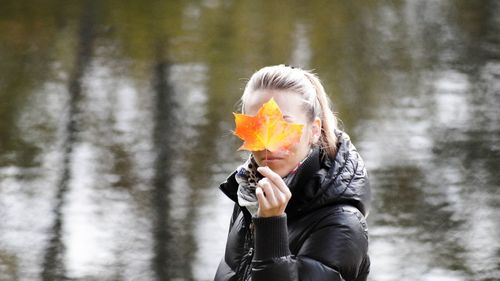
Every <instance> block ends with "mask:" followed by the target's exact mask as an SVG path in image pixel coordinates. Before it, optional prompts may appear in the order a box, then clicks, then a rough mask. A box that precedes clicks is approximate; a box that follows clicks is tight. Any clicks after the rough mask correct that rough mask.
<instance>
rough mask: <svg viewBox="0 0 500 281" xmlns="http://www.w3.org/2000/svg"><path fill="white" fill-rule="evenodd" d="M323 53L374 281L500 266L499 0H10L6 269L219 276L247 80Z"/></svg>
mask: <svg viewBox="0 0 500 281" xmlns="http://www.w3.org/2000/svg"><path fill="white" fill-rule="evenodd" d="M279 63H285V64H292V65H296V66H302V67H304V68H308V69H310V68H313V69H315V70H316V72H317V73H318V74H319V76H320V78H321V79H322V80H323V81H324V84H325V87H326V89H327V92H328V93H329V95H330V97H331V99H332V101H333V104H334V110H335V111H336V112H338V114H339V117H340V119H341V120H342V121H343V128H344V130H345V131H347V132H348V133H349V134H350V135H351V137H352V139H353V141H354V143H355V145H356V146H357V148H358V150H359V151H360V153H361V154H362V155H363V157H364V158H365V161H366V164H367V167H368V171H369V174H370V177H371V182H372V189H373V202H372V209H371V213H370V216H369V228H370V254H371V258H372V271H371V274H370V280H373V281H392V280H433V281H434V280H436V281H437V280H439V281H442V280H445V281H448V280H482V281H486V280H500V244H499V242H498V238H499V237H500V189H499V186H500V2H499V1H494V0H491V1H486V0H485V1H467V0H456V1H452V0H449V1H445V0H443V1H417V0H408V1H356V2H355V1H307V2H303V1H263V0H256V1H223V0H205V1H194V0H189V1H150V2H147V3H146V1H113V0H106V1H90V0H88V1H50V0H42V1H37V2H36V3H34V2H32V1H13V0H7V1H2V8H1V10H0V72H1V75H0V281H17V280H19V281H31V280H42V281H49V280H99V281H101V280H113V281H121V280H124V281H125V280H200V281H205V280H212V278H213V275H214V274H215V270H216V267H217V265H218V262H219V260H220V258H221V257H222V256H223V252H224V246H225V239H226V235H227V228H228V223H229V217H230V213H231V210H232V204H231V201H230V200H229V199H227V198H226V197H225V196H224V195H223V194H222V193H221V192H220V191H219V190H218V188H217V187H218V185H219V183H220V182H221V181H223V180H224V179H225V178H226V177H227V175H228V174H229V173H231V172H232V170H233V169H234V168H235V167H236V166H237V165H238V164H239V163H241V161H243V159H245V157H246V155H245V153H244V152H237V151H236V149H237V148H238V146H239V145H240V142H239V141H238V140H237V139H236V138H235V137H234V136H233V135H232V133H231V130H232V129H233V128H234V127H233V126H234V124H233V116H232V112H233V111H237V110H238V108H237V104H238V99H239V97H240V96H241V93H242V88H243V87H244V83H245V80H244V79H245V78H248V77H249V76H250V75H251V74H252V73H253V71H255V70H257V69H259V68H260V67H262V66H264V65H270V64H279Z"/></svg>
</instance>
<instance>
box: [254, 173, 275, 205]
mask: <svg viewBox="0 0 500 281" xmlns="http://www.w3.org/2000/svg"><path fill="white" fill-rule="evenodd" d="M257 185H258V186H260V187H261V188H262V190H263V191H264V193H265V195H266V199H267V201H268V202H269V205H270V207H271V208H272V207H275V206H276V205H278V201H277V200H276V195H275V190H274V188H273V184H272V183H271V182H270V181H269V180H268V179H266V178H263V179H261V180H260V181H259V182H258V183H257ZM276 191H278V190H276Z"/></svg>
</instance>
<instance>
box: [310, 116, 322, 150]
mask: <svg viewBox="0 0 500 281" xmlns="http://www.w3.org/2000/svg"><path fill="white" fill-rule="evenodd" d="M311 129H312V139H311V142H312V143H313V144H317V143H318V141H319V138H320V137H321V119H319V117H316V118H314V121H313V123H312V128H311Z"/></svg>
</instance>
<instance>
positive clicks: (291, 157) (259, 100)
mask: <svg viewBox="0 0 500 281" xmlns="http://www.w3.org/2000/svg"><path fill="white" fill-rule="evenodd" d="M271 98H274V100H275V101H276V103H277V104H278V106H279V107H280V109H281V112H282V113H283V118H284V119H285V120H286V121H287V122H290V123H299V124H304V129H303V130H302V136H301V138H300V142H299V143H297V144H295V145H293V146H292V147H290V151H289V152H288V153H284V152H275V153H272V152H270V151H268V150H261V151H254V152H253V156H254V158H255V160H256V162H257V164H259V166H268V167H269V168H271V169H272V170H273V171H274V172H276V173H277V174H279V175H280V176H281V177H284V176H286V175H288V174H289V173H290V172H291V171H292V170H293V169H294V168H295V167H296V166H297V164H298V163H299V162H300V161H302V160H303V159H304V158H305V157H306V156H307V154H308V153H309V150H310V147H311V144H312V143H314V142H316V141H317V140H318V139H319V136H320V134H321V120H320V119H319V118H316V119H315V120H314V121H313V122H312V123H309V118H308V116H307V112H306V111H305V110H304V101H303V99H302V97H301V96H300V95H299V94H298V93H295V92H292V91H283V90H257V91H255V92H253V93H250V94H248V95H247V96H246V97H245V100H244V108H245V112H244V113H245V114H248V115H255V114H257V111H259V108H260V107H261V106H262V105H263V104H264V103H266V102H267V101H269V100H270V99H271Z"/></svg>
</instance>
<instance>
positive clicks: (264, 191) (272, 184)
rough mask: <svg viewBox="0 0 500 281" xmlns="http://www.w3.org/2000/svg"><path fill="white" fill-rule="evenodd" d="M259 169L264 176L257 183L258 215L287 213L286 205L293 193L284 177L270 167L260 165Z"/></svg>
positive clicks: (269, 215)
mask: <svg viewBox="0 0 500 281" xmlns="http://www.w3.org/2000/svg"><path fill="white" fill-rule="evenodd" d="M257 171H258V172H259V173H261V174H262V175H263V176H264V178H263V179H261V180H260V181H259V182H258V183H257V188H256V190H255V194H256V195H257V200H258V201H259V209H258V210H257V216H259V217H275V216H281V215H283V214H284V213H285V208H286V205H287V204H288V201H289V200H290V198H291V197H292V193H291V192H290V189H289V188H288V186H286V184H285V182H284V181H283V179H282V178H281V177H280V176H279V175H278V174H276V173H275V172H273V170H271V169H270V168H269V167H259V168H257Z"/></svg>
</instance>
